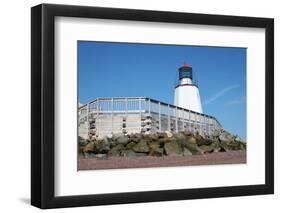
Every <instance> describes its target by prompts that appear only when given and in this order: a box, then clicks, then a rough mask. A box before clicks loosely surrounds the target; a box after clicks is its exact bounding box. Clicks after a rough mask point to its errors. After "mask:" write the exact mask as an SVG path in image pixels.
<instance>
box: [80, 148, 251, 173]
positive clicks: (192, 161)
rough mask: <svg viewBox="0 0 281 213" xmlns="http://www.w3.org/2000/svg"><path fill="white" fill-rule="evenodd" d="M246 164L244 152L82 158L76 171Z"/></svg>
mask: <svg viewBox="0 0 281 213" xmlns="http://www.w3.org/2000/svg"><path fill="white" fill-rule="evenodd" d="M241 163H246V152H245V151H232V152H217V153H211V154H206V155H193V156H165V157H152V156H145V157H109V158H107V159H97V158H83V157H80V158H79V161H78V170H92V169H121V168H147V167H168V166H193V165H215V164H241Z"/></svg>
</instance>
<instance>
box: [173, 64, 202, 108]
mask: <svg viewBox="0 0 281 213" xmlns="http://www.w3.org/2000/svg"><path fill="white" fill-rule="evenodd" d="M193 72H194V71H193V70H192V67H190V66H189V65H188V64H186V63H184V64H183V66H182V67H180V68H179V79H178V82H177V84H176V87H175V99H174V104H175V105H176V106H178V107H181V108H185V109H188V110H192V111H195V112H199V113H202V112H203V111H202V106H201V100H200V94H199V89H198V84H197V82H196V80H195V79H194V73H193Z"/></svg>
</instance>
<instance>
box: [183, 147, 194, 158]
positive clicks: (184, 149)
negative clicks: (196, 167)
mask: <svg viewBox="0 0 281 213" xmlns="http://www.w3.org/2000/svg"><path fill="white" fill-rule="evenodd" d="M190 155H192V152H191V151H189V149H187V148H185V147H184V148H183V156H190Z"/></svg>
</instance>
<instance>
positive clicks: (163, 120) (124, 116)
mask: <svg viewBox="0 0 281 213" xmlns="http://www.w3.org/2000/svg"><path fill="white" fill-rule="evenodd" d="M78 124H79V136H81V137H84V138H87V137H91V136H96V137H104V136H106V135H108V134H110V133H113V134H115V133H121V132H122V133H137V132H139V133H145V132H148V133H153V132H163V131H171V132H179V131H184V130H188V131H191V132H196V131H197V132H199V133H200V134H205V135H211V134H213V133H214V131H215V130H218V129H221V125H220V123H219V122H218V121H217V120H216V118H214V117H212V116H209V115H206V114H201V113H197V112H194V111H190V110H187V109H183V108H180V107H177V106H174V105H170V104H166V103H163V102H160V101H157V100H154V99H151V98H144V97H128V98H98V99H96V100H94V101H91V102H89V103H87V104H85V105H83V106H81V107H79V110H78Z"/></svg>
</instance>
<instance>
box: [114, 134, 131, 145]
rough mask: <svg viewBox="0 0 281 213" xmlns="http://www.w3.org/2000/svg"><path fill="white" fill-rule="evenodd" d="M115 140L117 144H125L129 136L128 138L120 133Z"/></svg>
mask: <svg viewBox="0 0 281 213" xmlns="http://www.w3.org/2000/svg"><path fill="white" fill-rule="evenodd" d="M115 141H116V143H117V144H124V145H125V144H127V143H128V141H129V138H128V136H127V135H121V136H119V137H117V138H116V139H115Z"/></svg>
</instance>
